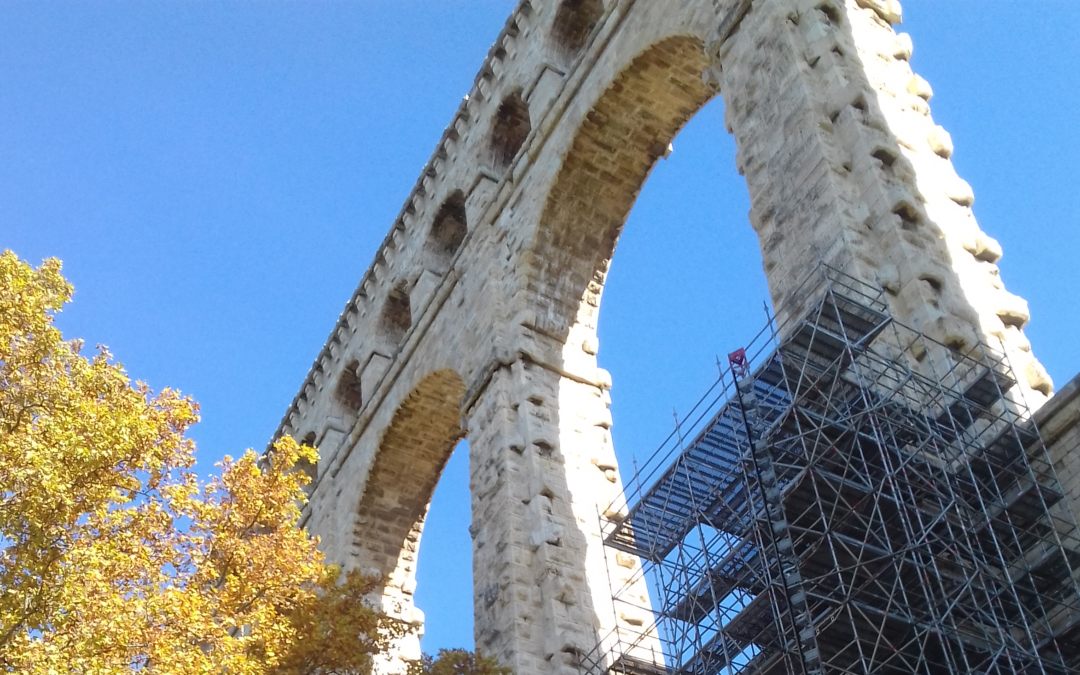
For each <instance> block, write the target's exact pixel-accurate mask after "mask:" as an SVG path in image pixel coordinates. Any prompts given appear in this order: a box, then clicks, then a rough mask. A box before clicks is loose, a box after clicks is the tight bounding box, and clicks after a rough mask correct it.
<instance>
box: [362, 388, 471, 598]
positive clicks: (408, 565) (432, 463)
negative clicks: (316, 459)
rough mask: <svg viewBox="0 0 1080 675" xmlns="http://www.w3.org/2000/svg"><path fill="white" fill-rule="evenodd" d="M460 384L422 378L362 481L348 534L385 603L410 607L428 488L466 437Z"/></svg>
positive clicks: (429, 494)
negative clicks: (381, 586) (376, 578)
mask: <svg viewBox="0 0 1080 675" xmlns="http://www.w3.org/2000/svg"><path fill="white" fill-rule="evenodd" d="M464 395H465V382H464V381H463V380H462V379H461V377H460V376H459V375H458V374H457V373H456V372H454V371H452V370H438V371H435V372H433V373H431V374H430V375H428V376H426V377H424V378H423V379H422V380H421V381H420V383H419V384H417V385H416V387H414V388H413V390H412V392H411V393H410V394H409V395H408V396H406V397H405V400H404V401H402V403H401V404H400V405H399V406H398V408H397V410H396V411H395V412H394V415H393V417H392V419H391V421H390V425H389V427H388V428H387V430H386V432H385V433H384V435H383V437H382V439H381V441H380V443H379V448H378V451H377V453H376V455H375V461H374V464H373V465H372V467H371V470H370V473H369V474H368V477H367V480H366V484H365V487H364V494H363V497H362V498H361V501H360V504H359V508H358V511H357V519H356V527H355V529H354V546H353V549H354V550H355V551H357V555H358V558H359V559H358V560H357V561H356V562H357V563H358V564H359V565H360V566H361V567H362V568H363V569H365V570H367V571H372V572H376V573H378V574H380V575H382V577H383V579H384V580H385V582H386V588H385V590H384V597H387V598H390V599H391V601H392V602H391V603H390V604H394V602H396V603H397V604H399V605H402V606H406V605H407V606H411V602H412V595H413V591H414V588H415V583H416V582H415V579H416V554H417V551H418V550H419V547H420V534H421V532H422V530H423V526H424V519H425V517H426V515H427V511H428V505H429V504H430V503H431V497H432V495H433V494H434V492H435V485H436V484H437V483H438V481H439V477H440V476H441V475H442V471H443V468H444V467H445V466H446V462H447V461H448V460H449V459H450V453H451V452H453V449H454V447H455V446H456V445H457V443H458V441H460V440H461V439H462V438H464V437H465V432H464V430H463V429H462V428H461V423H460V420H461V412H460V406H461V399H462V397H463V396H464Z"/></svg>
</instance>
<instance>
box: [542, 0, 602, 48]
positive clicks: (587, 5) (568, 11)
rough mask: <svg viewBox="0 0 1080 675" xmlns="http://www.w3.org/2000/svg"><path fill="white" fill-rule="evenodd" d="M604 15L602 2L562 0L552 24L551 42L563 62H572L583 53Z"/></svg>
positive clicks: (594, 0)
mask: <svg viewBox="0 0 1080 675" xmlns="http://www.w3.org/2000/svg"><path fill="white" fill-rule="evenodd" d="M603 15H604V3H603V1H602V0H562V2H560V3H559V8H558V9H557V10H555V19H554V21H553V22H552V24H551V42H552V45H553V47H554V48H555V52H556V53H557V54H558V55H559V57H560V58H561V59H562V60H563V61H565V62H570V61H572V60H573V59H574V57H576V56H577V55H578V53H579V52H581V48H582V47H584V46H585V43H586V42H587V41H588V39H589V35H590V34H591V33H592V31H593V29H594V28H596V24H597V23H598V22H599V21H600V17H602V16H603Z"/></svg>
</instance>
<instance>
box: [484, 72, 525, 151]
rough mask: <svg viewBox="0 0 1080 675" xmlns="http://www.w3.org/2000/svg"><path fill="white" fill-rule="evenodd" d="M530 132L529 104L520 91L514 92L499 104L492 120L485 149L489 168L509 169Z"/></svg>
mask: <svg viewBox="0 0 1080 675" xmlns="http://www.w3.org/2000/svg"><path fill="white" fill-rule="evenodd" d="M530 131H532V121H531V120H530V119H529V104H528V103H526V102H525V99H523V98H522V97H521V91H520V90H515V91H513V92H511V93H510V94H508V95H507V96H506V98H504V99H503V101H502V103H500V104H499V107H498V109H496V111H495V117H494V119H493V120H492V124H491V137H490V138H489V139H488V149H487V152H488V157H487V160H488V162H489V163H490V164H491V166H492V167H494V168H495V169H496V170H498V171H505V170H506V169H507V168H509V167H510V163H511V162H513V161H514V157H517V154H518V152H519V151H520V150H521V146H522V145H524V144H525V139H526V138H527V137H528V135H529V132H530Z"/></svg>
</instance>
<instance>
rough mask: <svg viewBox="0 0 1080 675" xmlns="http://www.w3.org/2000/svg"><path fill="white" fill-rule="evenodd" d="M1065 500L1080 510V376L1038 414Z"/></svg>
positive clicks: (1038, 423)
mask: <svg viewBox="0 0 1080 675" xmlns="http://www.w3.org/2000/svg"><path fill="white" fill-rule="evenodd" d="M1035 424H1036V425H1037V426H1038V428H1039V435H1040V436H1041V437H1042V441H1043V443H1044V444H1045V445H1046V450H1047V453H1048V454H1049V459H1050V461H1051V462H1052V463H1053V466H1054V473H1056V474H1057V478H1058V481H1059V482H1060V483H1061V488H1062V490H1064V491H1065V500H1066V501H1067V502H1068V503H1069V507H1070V509H1071V510H1072V512H1073V513H1074V514H1076V513H1080V375H1077V376H1076V377H1074V378H1073V379H1072V381H1071V382H1069V383H1068V384H1067V385H1065V386H1064V387H1063V388H1062V389H1061V390H1060V391H1059V392H1057V394H1055V395H1054V397H1053V398H1052V399H1050V401H1049V402H1048V403H1047V404H1046V405H1045V406H1043V407H1042V408H1041V409H1040V410H1039V411H1038V412H1037V413H1036V414H1035Z"/></svg>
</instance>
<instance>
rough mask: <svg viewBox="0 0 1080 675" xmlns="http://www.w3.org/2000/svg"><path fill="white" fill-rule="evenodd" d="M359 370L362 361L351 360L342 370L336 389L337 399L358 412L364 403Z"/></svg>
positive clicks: (352, 410)
mask: <svg viewBox="0 0 1080 675" xmlns="http://www.w3.org/2000/svg"><path fill="white" fill-rule="evenodd" d="M359 371H360V362H359V361H357V360H356V359H352V360H351V361H349V362H348V363H347V364H346V365H345V368H344V370H342V371H341V376H340V377H339V378H338V383H337V387H336V388H335V389H334V395H335V396H336V397H337V400H338V401H340V402H341V404H342V405H344V406H345V407H346V408H348V409H349V411H350V412H353V413H355V412H358V411H359V410H360V406H361V405H363V403H364V397H363V392H362V389H361V386H360V375H359Z"/></svg>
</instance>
